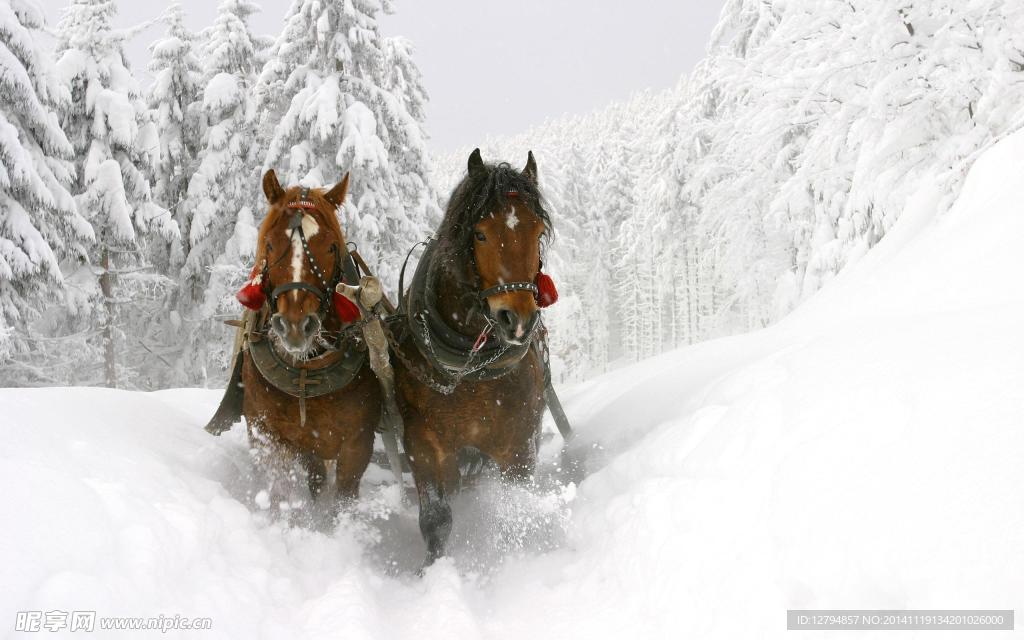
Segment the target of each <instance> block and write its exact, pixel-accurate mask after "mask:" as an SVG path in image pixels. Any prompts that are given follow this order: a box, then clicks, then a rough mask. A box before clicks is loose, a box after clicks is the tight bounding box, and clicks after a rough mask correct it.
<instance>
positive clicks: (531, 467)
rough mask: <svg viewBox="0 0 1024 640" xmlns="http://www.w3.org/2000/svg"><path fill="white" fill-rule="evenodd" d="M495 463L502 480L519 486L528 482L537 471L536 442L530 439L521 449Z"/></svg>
mask: <svg viewBox="0 0 1024 640" xmlns="http://www.w3.org/2000/svg"><path fill="white" fill-rule="evenodd" d="M497 462H498V468H499V469H500V470H501V477H502V479H503V480H506V481H510V482H515V483H521V484H522V483H527V482H530V481H531V480H533V473H534V471H535V470H536V469H537V446H536V441H535V440H534V439H533V438H530V440H529V441H528V442H526V443H525V444H524V445H523V446H522V447H518V448H517V449H515V450H514V451H512V453H511V454H510V455H507V456H503V457H502V458H501V459H500V460H498V461H497Z"/></svg>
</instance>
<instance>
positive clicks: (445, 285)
mask: <svg viewBox="0 0 1024 640" xmlns="http://www.w3.org/2000/svg"><path fill="white" fill-rule="evenodd" d="M549 230H550V220H549V219H548V214H547V212H546V211H545V210H544V207H543V205H542V203H541V197H540V193H539V191H538V188H537V167H536V163H535V162H534V158H533V154H532V153H530V154H529V156H528V160H527V164H526V167H525V168H524V169H523V170H522V171H516V170H515V169H513V168H511V167H510V166H509V165H507V164H500V165H496V166H495V165H487V164H484V162H483V160H482V159H481V157H480V150H479V149H477V150H475V151H474V152H473V154H472V155H471V156H470V158H469V173H468V175H467V176H466V178H464V179H463V180H462V182H461V183H460V184H459V185H458V186H457V187H456V189H455V191H454V193H453V194H452V197H451V199H450V201H449V204H448V208H447V211H446V213H445V217H444V220H443V222H442V223H441V227H440V229H439V230H438V232H437V234H436V236H435V239H434V240H432V241H431V242H430V243H429V244H428V245H427V248H426V249H425V251H424V254H423V257H422V258H421V260H420V263H419V265H418V267H417V269H416V273H415V276H414V278H413V281H412V284H411V286H410V287H409V291H408V295H407V296H406V297H405V300H404V301H403V307H404V309H405V311H406V313H407V319H406V323H405V325H404V326H403V327H402V333H401V337H400V338H397V340H398V345H397V348H395V352H396V355H397V356H398V361H399V364H398V365H397V379H398V386H399V406H400V407H401V410H402V417H403V419H404V421H405V441H404V443H405V450H406V453H407V454H408V457H409V464H410V466H411V467H412V473H413V477H414V479H415V481H416V489H417V492H418V494H419V501H420V515H419V523H420V531H421V533H422V534H423V537H424V540H425V541H426V544H427V563H428V564H429V563H431V562H433V561H434V560H435V559H436V558H438V557H439V556H441V555H443V553H444V549H445V545H446V542H447V539H448V537H449V534H450V532H451V524H452V512H451V508H450V506H449V504H448V499H449V496H450V495H451V494H452V492H453V491H454V490H455V489H456V488H457V487H458V485H459V482H460V476H459V463H458V461H457V460H458V456H459V454H460V451H461V450H463V449H466V448H469V449H476V450H478V451H479V452H481V453H483V454H485V455H486V456H488V457H490V458H491V459H492V460H493V461H494V462H495V463H496V464H497V466H498V468H499V469H500V470H501V473H502V476H503V477H504V478H508V479H516V480H522V479H528V478H530V477H531V476H532V474H533V472H534V469H535V466H536V461H537V447H538V441H539V436H540V426H541V418H542V415H543V411H544V406H545V404H544V375H545V366H546V364H545V362H544V352H543V347H542V345H541V343H540V340H541V339H542V338H541V336H540V335H539V333H540V332H541V331H542V330H543V329H542V326H541V324H540V314H539V308H538V298H537V295H538V290H537V286H536V284H535V282H536V280H537V278H538V274H539V273H540V269H541V242H542V240H543V238H544V236H545V235H546V234H547V233H548V231H549ZM542 277H543V276H542Z"/></svg>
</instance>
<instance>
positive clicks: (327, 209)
mask: <svg viewBox="0 0 1024 640" xmlns="http://www.w3.org/2000/svg"><path fill="white" fill-rule="evenodd" d="M301 193H302V187H289V188H288V189H286V190H285V192H284V197H283V198H281V201H280V202H278V203H277V204H274V205H273V206H271V207H270V210H269V211H268V212H267V217H266V218H264V219H263V222H262V223H261V224H260V229H259V235H257V239H256V263H257V264H259V262H260V261H261V260H263V258H264V257H266V256H265V255H264V254H265V252H266V249H267V240H266V236H267V234H268V233H269V232H270V230H271V229H275V228H277V225H279V224H282V221H283V219H284V218H285V217H286V216H287V215H288V203H289V202H295V201H296V200H298V199H299V195H300V194H301ZM324 193H326V190H325V189H310V190H309V195H308V197H307V199H309V200H311V201H312V202H313V204H315V205H316V209H305V212H306V213H308V214H311V215H314V216H315V217H316V222H317V224H318V225H320V227H321V228H324V227H326V228H327V230H328V231H330V232H331V233H333V234H334V237H336V238H338V240H339V242H342V243H344V242H345V241H346V239H345V234H344V233H343V232H342V231H341V222H340V221H339V220H338V215H337V214H336V213H335V210H336V207H335V206H334V205H333V204H331V203H330V202H328V201H327V198H325V197H324Z"/></svg>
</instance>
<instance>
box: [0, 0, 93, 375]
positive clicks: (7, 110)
mask: <svg viewBox="0 0 1024 640" xmlns="http://www.w3.org/2000/svg"><path fill="white" fill-rule="evenodd" d="M43 28H44V21H43V16H42V13H41V12H40V10H39V9H38V7H36V6H35V4H34V3H31V2H24V1H22V0H11V1H9V2H4V3H2V4H0V384H31V383H33V382H36V383H39V382H49V381H51V380H52V378H51V377H50V375H49V374H48V373H46V372H45V371H41V367H42V365H43V363H41V362H40V360H41V359H42V358H41V357H39V356H41V355H42V354H41V349H40V347H39V345H38V344H37V343H36V341H35V340H34V338H33V336H32V333H33V331H32V328H31V323H32V321H33V320H36V319H37V318H39V316H40V311H41V310H42V309H44V308H46V307H48V306H52V305H54V304H55V303H58V302H59V301H60V300H61V298H62V296H63V288H64V279H63V276H62V274H61V269H60V261H61V260H62V259H74V258H75V257H76V256H78V255H80V254H81V253H82V252H83V251H84V245H85V244H86V243H88V242H90V241H91V240H92V237H93V234H92V229H91V227H90V226H89V223H88V222H86V221H85V220H84V219H83V218H82V217H81V216H80V215H79V214H78V211H77V208H76V206H75V202H74V200H73V199H72V197H71V194H70V193H69V192H68V187H69V185H70V183H71V175H72V171H73V167H72V166H71V164H70V162H69V161H70V159H71V157H72V155H73V150H72V148H71V145H70V143H69V142H68V140H67V138H66V137H65V135H64V132H63V131H62V130H61V128H60V126H59V124H58V122H57V116H56V113H55V111H56V110H57V109H58V108H60V107H61V106H63V105H65V104H66V103H67V101H68V100H69V98H70V96H69V94H68V92H67V91H66V89H64V88H63V87H62V86H61V85H60V83H59V82H58V81H57V77H56V75H55V73H54V69H53V66H52V63H51V62H50V58H49V55H48V52H46V51H45V49H44V48H43V47H42V46H41V44H40V41H39V37H40V34H41V33H42V29H43ZM29 350H31V351H33V352H34V356H33V358H32V360H33V362H31V363H29V362H25V361H20V360H16V358H18V357H19V356H22V355H23V354H25V353H27V352H28V351H29Z"/></svg>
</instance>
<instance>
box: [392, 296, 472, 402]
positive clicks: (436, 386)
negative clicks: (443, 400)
mask: <svg viewBox="0 0 1024 640" xmlns="http://www.w3.org/2000/svg"><path fill="white" fill-rule="evenodd" d="M392 317H394V316H392ZM381 324H382V325H383V327H384V334H385V335H386V336H387V338H388V342H389V343H390V344H391V348H392V349H393V350H394V352H395V355H396V356H398V359H399V360H401V361H402V364H404V365H405V366H406V368H407V369H408V370H409V372H410V373H412V375H413V377H414V378H416V379H417V380H419V381H420V382H421V383H423V384H425V385H427V386H428V387H430V388H431V389H433V390H434V391H436V392H438V393H440V394H441V395H445V396H447V395H450V394H451V392H452V391H455V387H457V386H458V382H455V383H449V384H443V383H441V382H438V381H436V380H434V377H433V376H432V375H431V374H430V373H429V372H428V371H427V370H426V369H424V368H423V367H422V366H420V364H419V363H417V362H413V361H412V360H411V359H409V357H408V356H407V355H405V352H404V351H402V349H401V348H400V346H399V345H400V342H399V340H398V338H397V337H396V336H395V334H394V333H393V332H392V331H391V324H390V323H387V322H383V323H381Z"/></svg>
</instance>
